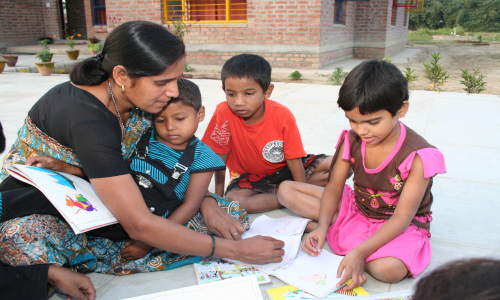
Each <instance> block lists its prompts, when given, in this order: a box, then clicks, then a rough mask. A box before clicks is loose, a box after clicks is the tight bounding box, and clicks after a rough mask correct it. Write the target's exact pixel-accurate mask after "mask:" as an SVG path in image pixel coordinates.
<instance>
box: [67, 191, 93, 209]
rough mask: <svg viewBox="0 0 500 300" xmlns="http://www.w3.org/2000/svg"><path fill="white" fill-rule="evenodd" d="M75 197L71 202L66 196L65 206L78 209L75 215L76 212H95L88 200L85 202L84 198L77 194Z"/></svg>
mask: <svg viewBox="0 0 500 300" xmlns="http://www.w3.org/2000/svg"><path fill="white" fill-rule="evenodd" d="M75 197H76V200H77V201H75V200H73V199H71V197H70V196H68V195H66V205H67V206H69V207H77V208H78V211H77V212H76V213H75V214H77V213H78V212H80V210H82V209H83V210H85V211H94V210H95V211H97V209H95V208H94V207H93V206H92V203H90V201H89V200H87V199H86V198H85V197H83V196H82V195H81V194H77V195H75Z"/></svg>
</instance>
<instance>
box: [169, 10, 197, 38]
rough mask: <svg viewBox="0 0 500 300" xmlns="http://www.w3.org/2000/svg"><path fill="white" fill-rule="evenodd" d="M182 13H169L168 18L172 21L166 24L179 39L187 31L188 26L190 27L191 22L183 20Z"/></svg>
mask: <svg viewBox="0 0 500 300" xmlns="http://www.w3.org/2000/svg"><path fill="white" fill-rule="evenodd" d="M183 15H184V13H170V14H169V16H170V18H169V19H170V21H172V24H169V25H167V29H168V30H170V32H172V33H173V34H175V35H176V36H177V37H178V38H180V39H181V40H182V39H183V38H184V36H185V35H186V34H188V33H189V27H191V24H187V23H186V22H184V18H183Z"/></svg>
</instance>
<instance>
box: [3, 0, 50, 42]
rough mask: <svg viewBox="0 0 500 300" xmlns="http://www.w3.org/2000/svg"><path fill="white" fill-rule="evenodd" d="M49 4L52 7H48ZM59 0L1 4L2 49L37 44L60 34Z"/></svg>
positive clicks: (5, 0) (4, 1)
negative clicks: (41, 39)
mask: <svg viewBox="0 0 500 300" xmlns="http://www.w3.org/2000/svg"><path fill="white" fill-rule="evenodd" d="M47 3H48V5H49V6H50V7H47ZM58 12H59V10H58V1H57V0H44V1H42V0H33V1H26V3H20V2H19V1H15V0H2V1H1V2H0V48H3V47H8V46H15V45H28V44H35V43H36V42H37V41H38V39H39V38H41V37H52V36H54V35H57V34H59V32H60V26H59V24H60V16H59V13H58Z"/></svg>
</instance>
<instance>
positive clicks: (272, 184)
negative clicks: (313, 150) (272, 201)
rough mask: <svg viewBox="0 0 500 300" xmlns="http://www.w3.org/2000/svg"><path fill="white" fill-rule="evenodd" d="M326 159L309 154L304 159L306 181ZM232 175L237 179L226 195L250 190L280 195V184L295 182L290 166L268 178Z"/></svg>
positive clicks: (252, 175) (228, 188) (231, 184)
mask: <svg viewBox="0 0 500 300" xmlns="http://www.w3.org/2000/svg"><path fill="white" fill-rule="evenodd" d="M326 158H327V156H326V155H325V154H318V155H314V154H308V155H306V156H304V157H302V164H303V165H304V170H305V171H306V179H309V177H311V175H312V173H313V172H314V170H316V168H317V167H318V166H319V164H320V163H321V162H322V161H324V160H325V159H326ZM231 175H232V176H233V175H235V176H236V177H234V178H233V179H232V180H231V181H230V182H229V185H228V187H227V189H226V194H227V193H228V192H229V191H232V190H240V189H250V190H254V191H256V192H257V193H261V194H273V195H276V194H277V193H278V187H279V185H280V183H282V182H283V181H285V180H293V176H292V172H291V171H290V169H289V168H288V166H285V167H284V168H283V169H281V170H279V171H277V172H276V173H274V174H271V175H268V176H264V175H255V174H250V173H245V174H241V175H238V174H235V173H231Z"/></svg>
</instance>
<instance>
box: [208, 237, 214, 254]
mask: <svg viewBox="0 0 500 300" xmlns="http://www.w3.org/2000/svg"><path fill="white" fill-rule="evenodd" d="M214 252H215V237H214V236H213V235H212V252H210V255H209V256H208V259H211V258H212V256H214Z"/></svg>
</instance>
